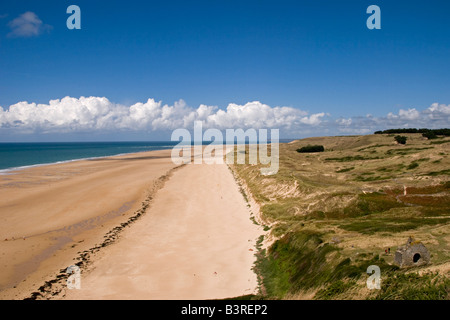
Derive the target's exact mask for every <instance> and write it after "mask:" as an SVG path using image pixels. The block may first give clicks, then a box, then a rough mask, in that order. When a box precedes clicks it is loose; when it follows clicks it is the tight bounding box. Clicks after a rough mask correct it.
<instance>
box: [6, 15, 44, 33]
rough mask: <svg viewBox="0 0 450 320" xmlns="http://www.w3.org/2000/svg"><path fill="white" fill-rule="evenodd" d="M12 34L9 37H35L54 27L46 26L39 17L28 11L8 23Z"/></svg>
mask: <svg viewBox="0 0 450 320" xmlns="http://www.w3.org/2000/svg"><path fill="white" fill-rule="evenodd" d="M8 26H9V27H10V28H11V32H10V33H8V37H12V38H17V37H24V38H28V37H35V36H39V35H40V34H42V33H44V32H46V31H49V30H50V29H51V28H52V27H51V26H50V25H47V24H44V23H43V22H42V20H41V19H39V17H38V16H37V15H36V14H35V13H34V12H31V11H27V12H25V13H23V14H21V15H20V16H18V17H17V18H15V19H14V20H12V21H10V22H9V23H8Z"/></svg>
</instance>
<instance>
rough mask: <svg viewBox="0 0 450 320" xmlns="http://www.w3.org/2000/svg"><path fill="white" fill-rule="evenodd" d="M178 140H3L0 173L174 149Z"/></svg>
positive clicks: (0, 150) (0, 153) (0, 146)
mask: <svg viewBox="0 0 450 320" xmlns="http://www.w3.org/2000/svg"><path fill="white" fill-rule="evenodd" d="M178 143H179V142H177V141H151V142H142V141H141V142H45V143H42V142H39V143H0V174H8V173H10V172H11V171H14V170H18V169H22V168H26V167H32V166H39V165H46V164H54V163H63V162H68V161H74V160H85V159H95V158H101V157H108V156H114V155H123V154H128V153H136V152H145V151H153V150H164V149H172V148H173V147H174V146H175V145H177V144H178Z"/></svg>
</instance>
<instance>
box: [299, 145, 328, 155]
mask: <svg viewBox="0 0 450 320" xmlns="http://www.w3.org/2000/svg"><path fill="white" fill-rule="evenodd" d="M324 151H325V148H324V147H323V146H319V145H316V146H306V147H302V148H300V149H297V152H300V153H309V152H324Z"/></svg>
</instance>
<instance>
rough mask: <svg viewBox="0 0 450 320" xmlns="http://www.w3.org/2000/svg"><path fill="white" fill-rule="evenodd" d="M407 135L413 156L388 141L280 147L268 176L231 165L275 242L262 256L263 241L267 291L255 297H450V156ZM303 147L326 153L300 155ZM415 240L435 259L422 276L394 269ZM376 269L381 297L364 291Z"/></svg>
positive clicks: (331, 140) (261, 271) (336, 140)
mask: <svg viewBox="0 0 450 320" xmlns="http://www.w3.org/2000/svg"><path fill="white" fill-rule="evenodd" d="M407 134H408V136H407V138H408V147H407V148H405V147H403V146H395V142H394V141H393V139H392V137H389V136H387V135H383V134H378V135H368V136H351V137H350V136H343V137H321V138H307V139H304V140H300V141H294V142H292V143H289V144H280V168H279V171H278V173H277V174H275V175H273V176H262V175H261V174H260V171H259V169H260V168H261V167H262V165H248V164H244V165H234V166H233V167H232V169H233V171H234V172H235V173H236V175H237V176H238V177H239V178H240V179H241V181H243V182H245V184H246V185H247V187H248V189H249V190H250V192H251V193H252V196H253V197H254V199H255V200H256V201H257V202H258V203H259V205H260V207H261V218H262V220H263V221H262V226H264V228H265V230H266V231H270V235H271V237H269V239H273V240H272V242H270V243H269V244H268V246H267V249H264V250H263V249H262V245H261V243H262V239H260V241H259V246H258V248H259V251H258V253H257V263H256V265H255V271H256V272H257V274H258V276H259V281H260V282H259V283H260V289H261V292H260V294H259V295H258V296H254V297H253V296H252V297H250V298H251V299H261V298H265V299H267V298H270V299H297V298H304V297H308V298H313V299H355V298H357V299H449V296H448V294H449V282H448V278H449V271H448V267H444V266H445V263H448V261H450V228H449V226H450V216H449V212H450V178H449V175H450V170H449V169H448V168H450V158H449V157H447V154H448V152H447V149H446V145H445V144H433V143H432V142H431V143H430V141H428V140H427V139H424V138H423V136H422V133H407ZM441 141H445V140H441ZM439 142H440V141H439ZM305 145H324V146H326V148H327V154H326V156H324V154H321V153H311V154H308V155H305V156H303V157H299V156H298V154H297V152H296V151H297V149H299V148H301V147H302V146H305ZM246 190H247V189H246ZM269 228H270V229H269ZM410 235H412V236H414V237H415V238H416V239H418V240H420V241H423V242H424V244H425V245H426V246H427V248H429V250H430V252H431V254H432V265H431V266H425V267H421V270H420V271H421V274H420V275H419V273H417V271H419V270H416V269H412V270H409V269H408V270H404V269H399V268H398V267H397V266H396V265H395V264H394V257H393V253H394V252H395V250H396V248H397V247H398V246H400V245H403V244H404V243H405V241H406V239H407V238H408V237H409V236H410ZM266 240H267V239H266ZM386 246H389V247H390V248H391V255H385V254H384V251H385V249H386ZM372 264H374V265H377V266H379V267H380V268H381V270H382V289H381V290H367V289H366V285H365V281H366V280H367V277H368V275H367V274H366V270H367V267H368V266H369V265H372ZM441 266H442V267H441ZM429 267H431V268H432V269H430V270H432V271H433V272H438V274H430V273H428V268H429Z"/></svg>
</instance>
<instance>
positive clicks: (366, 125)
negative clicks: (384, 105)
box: [0, 97, 450, 137]
mask: <svg viewBox="0 0 450 320" xmlns="http://www.w3.org/2000/svg"><path fill="white" fill-rule="evenodd" d="M194 121H202V123H203V126H204V128H217V129H219V130H225V129H228V128H230V129H232V128H242V129H248V128H254V129H262V128H266V129H280V132H281V134H282V136H284V137H298V136H301V135H333V134H368V133H373V131H376V130H381V129H386V128H400V127H410V128H411V127H416V128H443V127H448V124H449V123H450V104H449V105H445V104H439V103H433V104H432V105H431V106H430V107H428V108H426V109H423V110H417V109H416V108H411V109H407V110H403V109H400V110H399V111H398V113H397V114H395V113H392V112H391V113H389V114H387V115H386V116H381V117H374V116H372V115H366V116H355V117H350V118H336V117H333V115H330V114H327V113H324V112H320V113H313V114H309V113H308V112H306V111H303V110H300V109H297V108H293V107H278V106H275V107H271V106H269V105H266V104H264V103H261V102H259V101H253V102H248V103H246V104H244V105H238V104H234V103H230V104H228V106H227V107H226V109H225V110H223V109H219V108H218V107H216V106H207V105H203V104H202V105H200V106H199V107H198V108H193V107H190V106H188V105H187V104H186V103H185V102H184V101H183V100H179V101H177V102H175V103H174V104H173V105H167V104H163V103H162V102H161V101H159V102H157V101H155V100H154V99H148V101H147V102H145V103H141V102H139V103H136V104H133V105H131V106H126V105H122V104H117V103H113V102H111V101H110V100H108V99H107V98H105V97H80V98H73V97H65V98H63V99H57V100H51V101H50V102H49V103H48V104H36V103H29V102H26V101H23V102H19V103H16V104H14V105H11V106H9V108H6V109H3V108H2V107H0V132H3V133H8V134H10V135H11V134H14V135H20V134H44V135H45V134H58V133H79V132H84V133H86V132H93V133H99V132H100V133H107V132H114V131H122V132H152V131H172V130H175V129H177V128H186V129H188V130H189V129H192V128H193V126H194Z"/></svg>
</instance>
